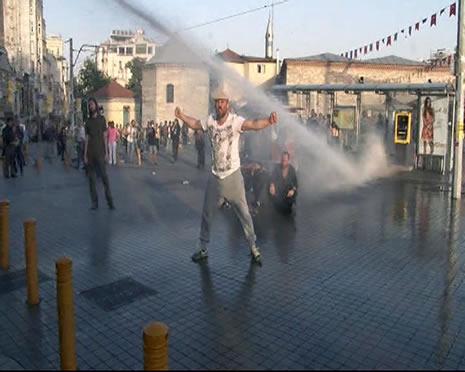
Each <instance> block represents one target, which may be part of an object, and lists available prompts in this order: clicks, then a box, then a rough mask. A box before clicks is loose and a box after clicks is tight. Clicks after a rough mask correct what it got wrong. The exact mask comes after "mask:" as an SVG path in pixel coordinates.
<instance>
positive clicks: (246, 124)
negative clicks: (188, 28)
mask: <svg viewBox="0 0 465 372" xmlns="http://www.w3.org/2000/svg"><path fill="white" fill-rule="evenodd" d="M213 99H214V100H215V111H216V113H215V115H210V116H209V117H208V118H207V120H206V121H203V122H202V121H200V120H198V119H194V118H191V117H190V116H188V115H186V114H184V113H183V112H182V111H181V109H180V108H179V107H176V110H175V116H176V117H177V118H178V119H180V120H182V121H184V122H185V123H186V124H187V125H188V126H189V128H191V129H193V130H203V131H205V132H207V133H208V136H209V138H210V142H211V147H212V151H211V154H212V174H211V175H210V178H209V180H208V186H207V190H206V192H205V198H204V202H203V212H202V222H201V225H200V244H199V247H198V249H197V250H196V252H195V253H194V254H193V255H192V260H193V261H194V262H198V261H200V260H202V259H205V258H207V256H208V243H209V242H210V228H211V224H212V221H213V217H214V214H215V212H216V209H217V208H218V207H219V206H221V205H222V203H223V202H224V199H227V200H228V202H229V203H231V204H232V205H233V207H234V211H235V212H236V215H237V217H238V218H239V220H240V222H241V225H242V228H243V230H244V233H245V237H246V239H247V241H248V243H249V249H250V252H251V254H252V257H253V259H254V260H255V262H260V259H261V256H260V252H259V250H258V248H257V246H256V245H255V238H256V237H255V232H254V226H253V221H252V217H251V216H250V212H249V207H248V205H247V201H246V199H245V189H244V180H243V178H242V173H241V164H240V159H239V138H240V135H241V133H242V131H245V130H261V129H264V128H266V127H268V126H269V125H272V124H275V123H276V122H277V120H278V116H277V114H276V113H275V112H273V113H271V114H270V117H269V118H268V119H255V120H246V119H244V118H243V117H241V116H238V115H236V114H232V113H230V112H229V97H228V95H226V94H225V93H224V92H222V91H217V92H215V93H214V94H213Z"/></svg>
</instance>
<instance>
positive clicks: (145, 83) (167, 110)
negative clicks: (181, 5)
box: [142, 41, 210, 125]
mask: <svg viewBox="0 0 465 372" xmlns="http://www.w3.org/2000/svg"><path fill="white" fill-rule="evenodd" d="M209 94H210V76H209V73H208V70H207V68H206V66H204V65H203V64H202V63H201V62H200V61H197V60H195V58H194V57H193V56H192V54H190V53H188V52H186V51H185V48H184V47H182V46H179V45H177V44H176V43H175V42H174V41H168V42H167V43H166V44H165V45H164V46H163V47H161V48H159V50H158V52H157V54H156V55H155V56H154V57H152V58H151V59H150V60H149V61H148V62H147V63H146V64H145V65H144V68H143V71H142V123H143V125H145V124H146V123H147V121H148V120H155V122H157V123H158V122H160V121H165V120H168V121H170V120H174V110H175V108H176V106H180V107H182V108H183V110H184V111H185V112H186V113H188V114H189V115H191V116H193V117H197V118H204V117H207V115H208V109H209Z"/></svg>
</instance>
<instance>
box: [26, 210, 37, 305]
mask: <svg viewBox="0 0 465 372" xmlns="http://www.w3.org/2000/svg"><path fill="white" fill-rule="evenodd" d="M24 249H25V253H26V281H27V303H28V304H29V305H38V304H39V302H40V299H39V276H38V272H37V245H36V220H35V219H34V218H29V219H27V220H26V221H24Z"/></svg>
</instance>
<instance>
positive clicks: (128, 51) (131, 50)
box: [126, 47, 134, 56]
mask: <svg viewBox="0 0 465 372" xmlns="http://www.w3.org/2000/svg"><path fill="white" fill-rule="evenodd" d="M126 54H127V55H128V56H132V55H133V54H134V48H129V47H128V48H126Z"/></svg>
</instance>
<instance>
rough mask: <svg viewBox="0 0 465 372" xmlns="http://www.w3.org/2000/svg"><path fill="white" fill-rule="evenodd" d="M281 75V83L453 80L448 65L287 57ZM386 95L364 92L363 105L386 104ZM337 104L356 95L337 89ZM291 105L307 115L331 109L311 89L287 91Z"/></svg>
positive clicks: (324, 98)
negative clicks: (306, 92) (307, 91)
mask: <svg viewBox="0 0 465 372" xmlns="http://www.w3.org/2000/svg"><path fill="white" fill-rule="evenodd" d="M285 62H286V63H285V66H283V71H282V74H281V78H282V82H283V83H284V84H287V85H293V84H355V83H358V82H359V79H360V77H362V76H363V78H364V82H365V83H399V84H409V83H427V82H428V80H429V79H431V81H432V82H435V83H438V82H444V83H445V82H450V83H453V82H454V76H453V75H452V74H451V71H450V69H449V67H430V66H422V65H384V64H368V63H357V62H351V63H346V62H343V63H340V62H336V63H335V62H333V63H331V62H329V63H325V62H319V61H296V60H286V61H285ZM384 99H385V98H384V96H381V95H378V94H376V93H363V95H362V104H363V105H364V106H367V107H377V106H380V105H383V104H384ZM335 102H336V104H337V105H343V106H347V105H350V106H355V104H356V96H355V95H351V94H346V93H344V92H338V93H336V95H335ZM288 104H289V105H290V106H293V107H300V108H303V110H301V111H300V112H302V113H303V116H304V117H306V116H307V115H308V113H309V112H310V111H311V109H314V110H315V111H316V112H317V113H320V112H321V113H323V114H326V113H328V112H329V108H330V97H329V95H326V94H318V93H317V92H312V93H311V94H310V98H307V97H305V96H304V97H298V95H297V94H294V93H289V94H288Z"/></svg>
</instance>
